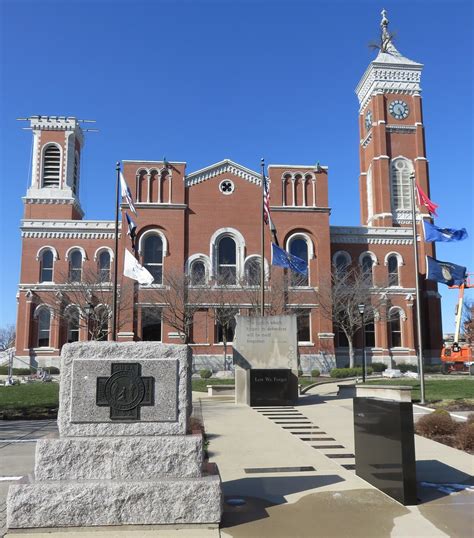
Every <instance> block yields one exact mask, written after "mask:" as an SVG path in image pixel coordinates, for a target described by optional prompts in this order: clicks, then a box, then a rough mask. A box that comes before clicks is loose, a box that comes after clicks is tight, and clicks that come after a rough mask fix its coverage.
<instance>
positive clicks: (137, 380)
mask: <svg viewBox="0 0 474 538" xmlns="http://www.w3.org/2000/svg"><path fill="white" fill-rule="evenodd" d="M141 374H142V366H141V364H139V363H133V362H113V363H112V368H111V376H110V377H98V378H97V393H96V404H97V405H98V406H99V407H110V419H111V420H122V421H124V420H125V421H128V420H140V407H141V406H142V405H154V404H155V401H154V400H155V378H154V377H142V375H141Z"/></svg>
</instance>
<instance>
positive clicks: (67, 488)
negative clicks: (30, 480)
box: [7, 476, 222, 529]
mask: <svg viewBox="0 0 474 538" xmlns="http://www.w3.org/2000/svg"><path fill="white" fill-rule="evenodd" d="M221 509H222V494H221V487H220V478H219V476H206V477H203V478H183V479H176V478H169V479H161V480H148V481H147V480H140V481H134V480H128V481H123V480H121V481H119V480H117V481H112V480H111V481H107V480H106V481H104V480H100V481H83V482H69V481H61V482H53V481H48V482H35V483H34V484H24V485H16V486H10V489H9V492H8V503H7V525H8V528H9V529H20V528H22V529H25V528H38V527H40V528H41V527H94V526H105V525H160V524H180V523H211V524H212V523H214V524H217V523H219V521H220V518H221Z"/></svg>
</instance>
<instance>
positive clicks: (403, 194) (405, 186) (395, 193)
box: [390, 158, 412, 211]
mask: <svg viewBox="0 0 474 538" xmlns="http://www.w3.org/2000/svg"><path fill="white" fill-rule="evenodd" d="M411 172H412V166H411V162H410V161H409V160H407V159H404V158H399V159H394V160H393V161H392V164H391V167H390V186H391V191H392V210H393V211H396V210H397V209H410V208H411V179H410V174H411Z"/></svg>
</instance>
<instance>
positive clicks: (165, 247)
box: [138, 228, 168, 286]
mask: <svg viewBox="0 0 474 538" xmlns="http://www.w3.org/2000/svg"><path fill="white" fill-rule="evenodd" d="M149 235H159V236H160V237H161V240H162V242H163V258H164V257H165V256H168V240H167V239H166V235H165V234H164V232H163V231H162V230H160V229H158V228H152V229H151V230H146V231H145V232H143V233H142V234H141V235H140V237H139V239H138V254H139V255H140V256H143V241H144V240H145V238H146V237H148V236H149ZM163 263H164V262H163ZM160 286H161V284H160Z"/></svg>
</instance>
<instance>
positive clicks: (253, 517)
mask: <svg viewBox="0 0 474 538" xmlns="http://www.w3.org/2000/svg"><path fill="white" fill-rule="evenodd" d="M336 392H337V385H336V384H330V385H323V386H319V387H315V390H313V391H312V393H311V394H308V395H306V396H303V397H302V398H300V402H299V404H298V405H296V406H294V408H286V409H284V408H280V409H275V410H273V411H272V410H269V409H267V410H263V409H260V410H255V409H251V408H249V407H246V406H236V405H234V403H233V401H232V399H230V398H227V397H222V398H212V399H210V398H207V397H206V396H205V395H203V394H198V393H194V394H193V397H194V398H195V402H196V403H197V402H198V401H200V402H201V408H202V414H203V418H204V422H205V427H206V431H207V433H208V435H209V439H210V447H209V452H210V459H211V461H215V462H216V463H217V464H218V466H219V470H220V472H221V476H222V481H223V488H224V494H225V496H226V500H227V501H228V500H229V499H234V501H231V502H243V501H244V502H245V504H241V505H240V506H235V505H233V506H231V505H229V504H227V503H226V504H225V508H224V509H225V513H224V518H223V524H222V529H221V535H222V536H224V537H236V538H237V537H258V538H265V537H272V538H277V537H281V538H296V537H300V536H301V537H306V536H307V537H310V536H311V537H312V536H334V537H336V536H337V537H345V536H347V537H351V538H352V537H358V536H361V537H362V536H365V537H367V536H374V537H378V538H382V537H385V536H387V537H388V536H397V537H401V536H403V537H419V536H420V537H421V536H429V537H435V536H449V537H462V538H467V537H470V536H472V535H473V532H472V531H473V528H474V520H473V517H474V516H473V514H474V511H473V508H474V492H470V491H460V492H458V493H453V494H451V495H449V494H446V493H442V492H441V491H439V489H438V488H437V487H435V484H439V483H464V484H474V482H472V471H473V462H474V459H473V457H472V456H469V455H468V454H466V453H464V452H461V451H458V450H455V449H452V448H450V447H447V446H444V445H441V444H439V443H436V442H434V441H430V440H427V439H424V438H421V437H418V436H416V442H415V444H416V456H417V475H418V480H419V482H422V481H423V482H431V483H435V484H433V486H431V487H429V486H426V487H421V486H419V490H418V496H419V498H420V503H419V504H418V505H417V506H410V507H405V506H402V505H400V504H399V503H398V502H396V501H394V500H393V499H391V498H389V497H387V496H386V495H385V494H383V493H381V492H380V491H378V490H376V489H375V488H373V487H372V486H370V485H369V484H368V483H367V482H365V481H364V480H362V479H360V478H359V477H357V476H356V475H355V471H354V470H352V467H353V465H354V457H353V451H354V436H353V427H352V400H351V399H339V398H338V397H337V393H336ZM271 414H273V415H274V416H270V415H271ZM278 417H282V418H278ZM293 422H296V423H298V424H300V425H299V426H298V425H297V424H292V423H293ZM298 432H300V433H298ZM331 456H333V457H331ZM334 456H336V457H334ZM285 467H286V468H288V467H289V468H296V469H281V468H285ZM305 467H313V468H314V471H301V470H300V469H298V468H305ZM258 468H260V470H258ZM272 468H273V471H274V472H268V471H270V470H272ZM277 468H280V469H277Z"/></svg>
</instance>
